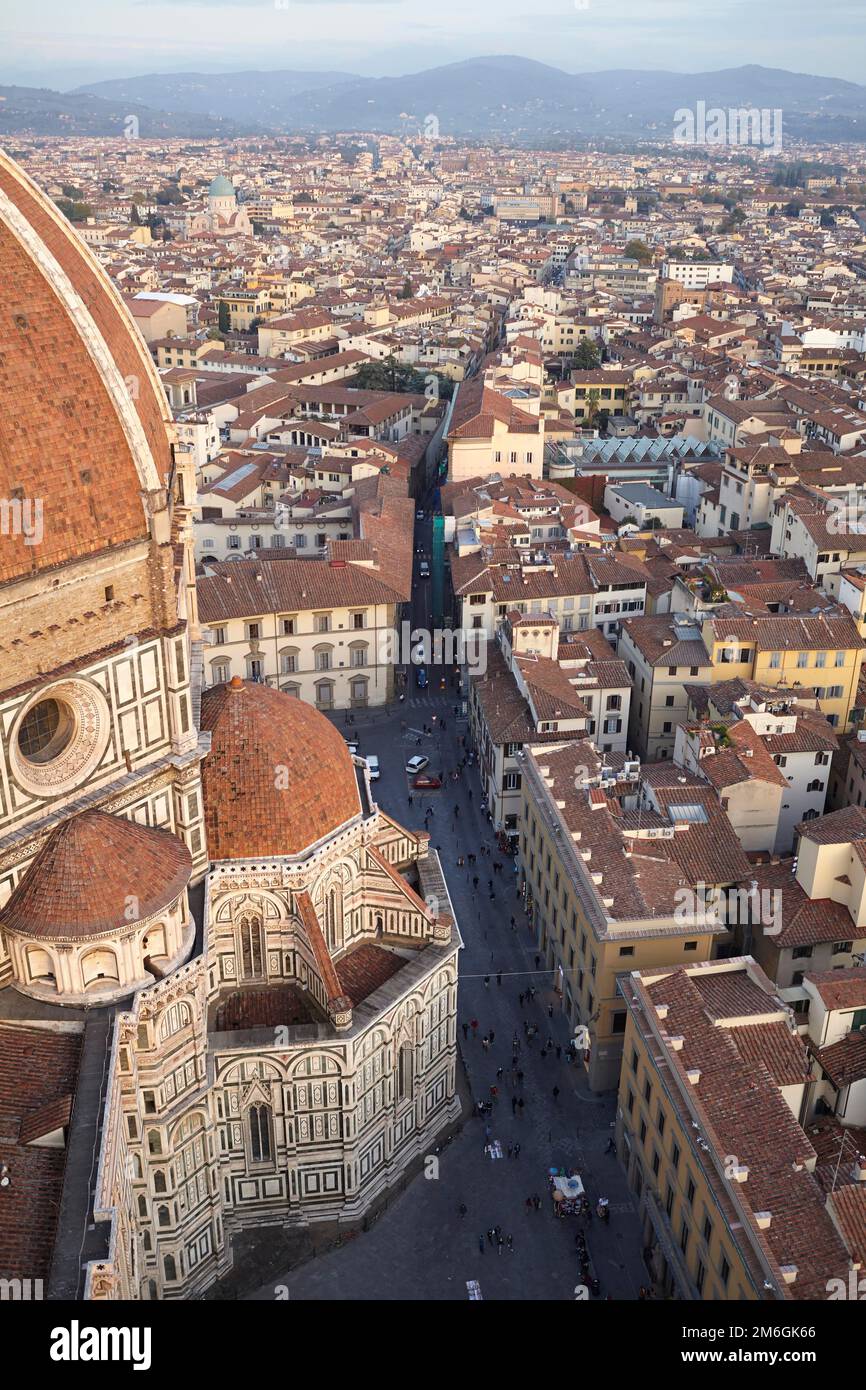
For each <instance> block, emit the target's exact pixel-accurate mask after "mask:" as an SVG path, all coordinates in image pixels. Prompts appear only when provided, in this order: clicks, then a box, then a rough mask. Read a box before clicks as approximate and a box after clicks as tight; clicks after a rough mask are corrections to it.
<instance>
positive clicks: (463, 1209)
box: [457, 1202, 469, 1216]
mask: <svg viewBox="0 0 866 1390" xmlns="http://www.w3.org/2000/svg"><path fill="white" fill-rule="evenodd" d="M457 1210H458V1212H459V1213H460V1215H461V1216H465V1215H466V1213H467V1211H468V1210H469V1208H468V1207H467V1205H466V1203H465V1202H461V1203H460V1205H459V1207H458V1208H457Z"/></svg>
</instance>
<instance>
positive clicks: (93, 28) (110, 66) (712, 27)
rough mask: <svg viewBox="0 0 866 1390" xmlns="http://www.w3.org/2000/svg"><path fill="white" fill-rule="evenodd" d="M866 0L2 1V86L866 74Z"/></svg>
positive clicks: (853, 76) (858, 76) (851, 76)
mask: <svg viewBox="0 0 866 1390" xmlns="http://www.w3.org/2000/svg"><path fill="white" fill-rule="evenodd" d="M864 41H866V0H713V2H712V3H707V0H537V4H536V5H534V6H533V5H532V4H530V3H528V0H0V44H2V47H0V54H2V57H0V83H4V82H6V83H9V82H12V83H23V84H26V85H31V84H32V85H45V86H55V87H61V88H68V87H72V86H75V85H76V84H77V83H81V82H90V81H96V80H98V79H100V78H104V77H124V76H127V77H128V76H134V75H137V74H141V73H146V72H169V71H179V70H207V71H219V70H223V71H230V70H233V69H234V70H237V69H239V68H250V67H259V68H305V69H310V68H319V69H321V68H326V69H329V70H334V69H337V70H340V71H344V72H359V73H363V74H365V75H370V76H383V75H386V74H392V73H401V72H412V71H417V70H418V69H421V68H425V67H434V66H436V65H437V64H439V63H448V62H455V61H457V60H459V59H462V58H470V57H474V56H478V55H480V54H487V53H517V54H521V55H523V56H524V57H527V58H535V59H537V60H538V61H540V62H547V63H552V64H555V65H556V66H559V67H562V68H565V69H566V70H568V71H570V72H581V71H592V70H598V69H601V68H610V67H618V68H667V69H676V70H679V71H683V72H700V71H705V70H708V69H717V68H725V67H735V66H738V65H739V64H741V63H750V62H751V63H761V64H763V65H764V66H766V67H780V68H789V69H792V70H793V71H796V72H811V73H818V74H821V75H825V76H832V77H845V78H848V79H850V80H851V81H855V82H856V81H862V80H863V76H862V74H863V58H864V53H866V47H864Z"/></svg>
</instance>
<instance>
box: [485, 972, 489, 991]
mask: <svg viewBox="0 0 866 1390" xmlns="http://www.w3.org/2000/svg"><path fill="white" fill-rule="evenodd" d="M484 988H485V989H489V988H490V976H489V975H485V976H484Z"/></svg>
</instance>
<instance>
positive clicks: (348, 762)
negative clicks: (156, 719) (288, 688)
mask: <svg viewBox="0 0 866 1390" xmlns="http://www.w3.org/2000/svg"><path fill="white" fill-rule="evenodd" d="M201 727H202V729H206V730H209V731H210V734H211V749H210V753H209V754H208V756H207V757H206V758H205V760H204V762H203V763H202V786H203V790H204V813H205V826H206V829H207V842H208V850H209V853H210V857H211V859H262V858H267V857H273V856H278V855H295V854H301V853H302V852H303V851H304V850H305V849H307V848H308V847H309V846H310V845H313V844H315V843H316V841H317V840H321V839H323V838H324V837H325V836H327V835H330V834H331V833H332V832H333V831H335V830H337V829H338V828H339V827H340V826H341V825H343V824H345V822H346V821H348V820H351V819H352V817H353V816H356V815H358V814H359V813H360V810H361V799H360V795H359V792H358V780H357V776H356V774H355V765H354V763H353V762H352V758H351V754H350V753H349V750H348V748H347V747H346V743H345V741H344V739H343V738H342V736H341V734H340V733H339V731H338V730H337V729H335V728H334V726H333V724H331V723H329V722H328V720H327V719H326V718H325V716H324V715H323V714H320V713H319V712H318V710H316V709H314V708H313V707H312V705H307V704H304V703H303V701H301V700H298V699H295V698H294V696H292V695H286V694H284V692H283V691H281V690H272V689H271V688H270V686H267V685H258V684H255V683H253V682H246V681H242V680H240V678H239V677H238V676H235V677H234V678H233V679H232V680H231V681H230V682H229V684H228V685H215V686H212V687H211V688H210V690H206V691H205V692H204V694H203V696H202V702H201Z"/></svg>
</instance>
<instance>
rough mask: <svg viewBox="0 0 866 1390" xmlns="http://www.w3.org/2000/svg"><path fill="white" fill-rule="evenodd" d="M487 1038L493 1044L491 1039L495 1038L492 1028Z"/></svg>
mask: <svg viewBox="0 0 866 1390" xmlns="http://www.w3.org/2000/svg"><path fill="white" fill-rule="evenodd" d="M488 1036H489V1038H490V1041H491V1042H493V1039H494V1038H495V1037H496V1034H495V1033H494V1031H493V1029H492V1028H491V1029H490V1033H489V1034H488Z"/></svg>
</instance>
